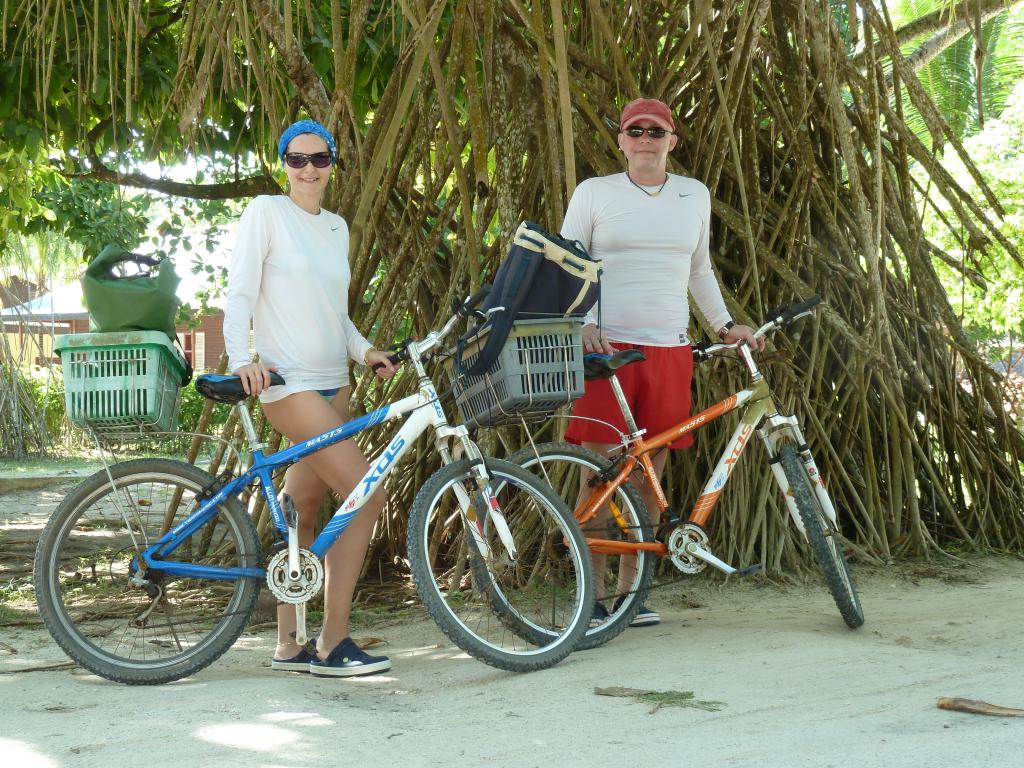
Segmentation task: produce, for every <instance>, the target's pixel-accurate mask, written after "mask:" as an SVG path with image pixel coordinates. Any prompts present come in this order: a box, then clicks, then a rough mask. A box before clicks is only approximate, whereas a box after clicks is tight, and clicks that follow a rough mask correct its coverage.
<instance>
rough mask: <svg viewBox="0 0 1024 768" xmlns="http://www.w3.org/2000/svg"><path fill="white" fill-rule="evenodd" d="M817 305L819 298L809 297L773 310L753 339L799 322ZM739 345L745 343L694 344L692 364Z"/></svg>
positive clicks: (755, 332) (736, 347)
mask: <svg viewBox="0 0 1024 768" xmlns="http://www.w3.org/2000/svg"><path fill="white" fill-rule="evenodd" d="M818 304H821V297H820V296H811V297H810V298H809V299H805V300H804V301H798V302H796V303H795V304H789V305H783V306H781V307H779V308H778V309H773V310H772V311H771V312H769V313H768V314H767V317H768V318H769V320H768V321H767V322H766V323H765V324H764V325H762V326H761V327H760V328H758V329H757V330H756V331H754V338H755V339H759V338H762V337H764V336H768V335H769V334H771V333H774V332H775V331H778V330H781V329H782V328H785V327H786V326H787V325H789V324H790V323H792V322H794V321H795V320H799V319H800V318H801V317H804V316H806V315H809V314H811V310H812V309H813V308H814V307H816V306H817V305H818ZM741 344H746V342H745V341H737V342H733V343H731V344H726V343H724V342H723V343H720V344H706V343H700V344H694V345H693V359H694V362H698V363H699V362H703V361H704V360H707V359H708V358H709V357H711V355H713V354H715V353H716V352H722V351H723V350H726V349H738V348H739V346H740V345H741Z"/></svg>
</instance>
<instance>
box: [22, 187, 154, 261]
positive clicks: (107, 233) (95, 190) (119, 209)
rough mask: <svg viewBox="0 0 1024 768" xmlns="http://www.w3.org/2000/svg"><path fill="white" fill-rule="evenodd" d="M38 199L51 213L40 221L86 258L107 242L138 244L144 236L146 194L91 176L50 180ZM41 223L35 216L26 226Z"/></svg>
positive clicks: (149, 200)
mask: <svg viewBox="0 0 1024 768" xmlns="http://www.w3.org/2000/svg"><path fill="white" fill-rule="evenodd" d="M38 199H39V200H41V201H42V203H43V204H44V205H45V206H46V207H47V209H48V210H49V211H50V212H51V213H52V216H45V217H43V219H42V221H45V222H46V225H47V226H48V228H51V229H54V230H56V231H58V232H60V233H61V234H62V235H64V236H65V237H67V238H68V239H69V240H72V241H74V242H76V243H78V244H79V245H81V247H82V258H83V260H84V261H86V262H88V261H91V260H92V259H93V258H94V257H95V256H96V255H97V254H98V253H99V252H100V251H101V250H103V248H104V247H105V246H107V245H110V244H115V245H119V246H121V247H123V248H125V249H126V250H133V249H134V248H137V247H138V246H139V244H140V243H142V241H143V239H144V238H145V236H146V230H147V229H148V227H149V217H148V214H149V210H150V207H151V206H152V204H153V198H152V197H151V196H149V195H144V194H134V195H133V194H126V193H125V191H124V190H122V189H121V188H120V187H118V186H116V185H114V184H108V183H107V182H103V181H94V180H90V179H74V180H72V181H71V183H62V184H53V185H51V186H50V187H49V188H48V189H47V190H46V191H44V192H42V193H41V194H40V195H39V196H38ZM40 223H41V221H40V219H36V221H35V222H33V225H30V226H29V229H39V225H40Z"/></svg>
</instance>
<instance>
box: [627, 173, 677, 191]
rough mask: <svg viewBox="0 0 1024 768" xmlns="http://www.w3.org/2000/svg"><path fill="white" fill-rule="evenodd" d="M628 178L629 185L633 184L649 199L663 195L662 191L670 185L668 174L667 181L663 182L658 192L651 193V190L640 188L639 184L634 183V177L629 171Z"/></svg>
mask: <svg viewBox="0 0 1024 768" xmlns="http://www.w3.org/2000/svg"><path fill="white" fill-rule="evenodd" d="M626 178H627V179H629V183H630V184H632V185H633V186H634V187H636V188H637V189H639V190H640V191H641V192H643V193H644V194H645V195H647V196H648V197H657V196H658V195H660V194H661V190H663V189H664V188H665V185H666V184H668V174H667V173H666V174H665V180H664V181H663V182H661V186H660V187H658V189H657V190H656V191H654V192H651V191H650V190H649V189H646V188H644V187H642V186H640V185H639V184H637V183H636V182H635V181H633V177H632V176H630V175H629V172H628V171H627V172H626Z"/></svg>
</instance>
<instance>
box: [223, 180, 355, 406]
mask: <svg viewBox="0 0 1024 768" xmlns="http://www.w3.org/2000/svg"><path fill="white" fill-rule="evenodd" d="M350 280H351V272H350V270H349V265H348V225H347V224H346V223H345V220H344V219H343V218H341V217H340V216H338V215H337V214H334V213H331V212H329V211H325V210H323V209H321V210H320V213H319V214H311V213H309V212H307V211H305V210H303V209H302V208H300V207H299V206H298V205H296V204H295V203H294V202H293V201H292V200H291V198H289V197H287V196H286V195H261V196H259V197H257V198H255V199H254V200H253V201H252V202H251V203H250V204H249V206H248V207H247V208H246V209H245V212H244V213H243V214H242V217H241V219H240V220H239V222H238V233H237V240H236V242H235V250H234V253H233V254H232V257H231V266H230V267H229V270H228V288H227V302H226V304H225V307H224V342H225V345H226V347H227V353H228V369H229V370H230V371H232V372H234V371H237V370H238V369H239V368H241V367H242V366H243V365H246V364H248V363H250V362H252V358H251V357H250V353H249V322H250V320H251V321H252V324H253V333H254V337H255V339H254V341H255V344H254V346H255V349H256V352H257V353H258V354H259V356H260V360H261V362H263V364H264V365H267V366H270V367H274V368H277V369H278V372H279V373H280V374H281V375H282V376H284V379H285V381H286V382H287V383H286V384H285V385H284V386H278V387H271V388H270V389H268V390H266V392H264V393H263V394H261V395H260V400H261V401H262V402H273V401H275V400H280V399H281V398H282V397H285V396H286V395H289V394H292V393H293V392H302V391H305V390H311V389H312V390H316V389H333V388H335V387H340V386H346V385H347V384H348V358H349V357H351V358H352V359H353V360H357V361H359V362H362V361H363V359H364V356H365V355H366V352H367V350H369V349H370V348H371V346H372V345H371V344H370V342H369V341H367V340H366V339H365V338H364V337H363V335H362V334H360V333H359V331H358V330H356V327H355V325H354V324H353V323H352V320H351V319H350V318H349V316H348V288H349V281H350Z"/></svg>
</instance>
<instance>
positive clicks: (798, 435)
mask: <svg viewBox="0 0 1024 768" xmlns="http://www.w3.org/2000/svg"><path fill="white" fill-rule="evenodd" d="M758 436H759V437H760V438H761V441H762V442H763V443H764V447H765V450H766V451H767V453H768V466H769V467H771V470H772V475H774V477H775V482H776V483H777V484H778V486H779V490H780V491H782V496H783V498H784V499H785V500H786V508H787V509H788V510H789V515H790V517H791V518H793V522H794V523H795V524H796V527H797V530H799V531H800V535H801V536H803V537H804V538H805V539H806V538H807V532H806V531H805V530H804V523H803V520H802V519H801V518H800V512H799V510H797V507H796V501H795V500H794V499H793V492H792V490H791V488H790V486H789V480H788V479H787V478H786V473H785V472H783V470H782V462H781V461H780V458H779V453H780V445H781V443H783V442H787V443H792V444H793V445H795V446H796V452H797V455H798V456H799V457H800V461H801V462H802V463H803V465H804V470H805V471H806V472H807V477H808V479H809V480H810V483H811V490H812V491H813V493H814V496H815V498H816V499H817V500H818V503H819V504H820V505H821V509H822V511H823V512H824V513H825V516H826V517H827V518H828V519H829V521H831V523H832V525H833V526H835V527H838V525H839V519H838V516H837V515H836V509H835V507H834V506H833V505H832V499H831V498H830V497H829V495H828V490H827V489H826V488H825V483H824V481H823V480H822V479H821V471H820V470H819V469H818V465H817V463H816V462H815V461H814V457H813V456H812V455H811V449H810V448H809V447H808V445H807V440H806V438H805V437H804V433H803V431H801V429H800V424H799V422H798V421H797V418H796V416H783V415H781V414H779V413H775V414H773V415H772V416H769V417H767V418H766V419H765V422H764V424H763V425H762V426H761V428H760V429H759V430H758Z"/></svg>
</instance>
